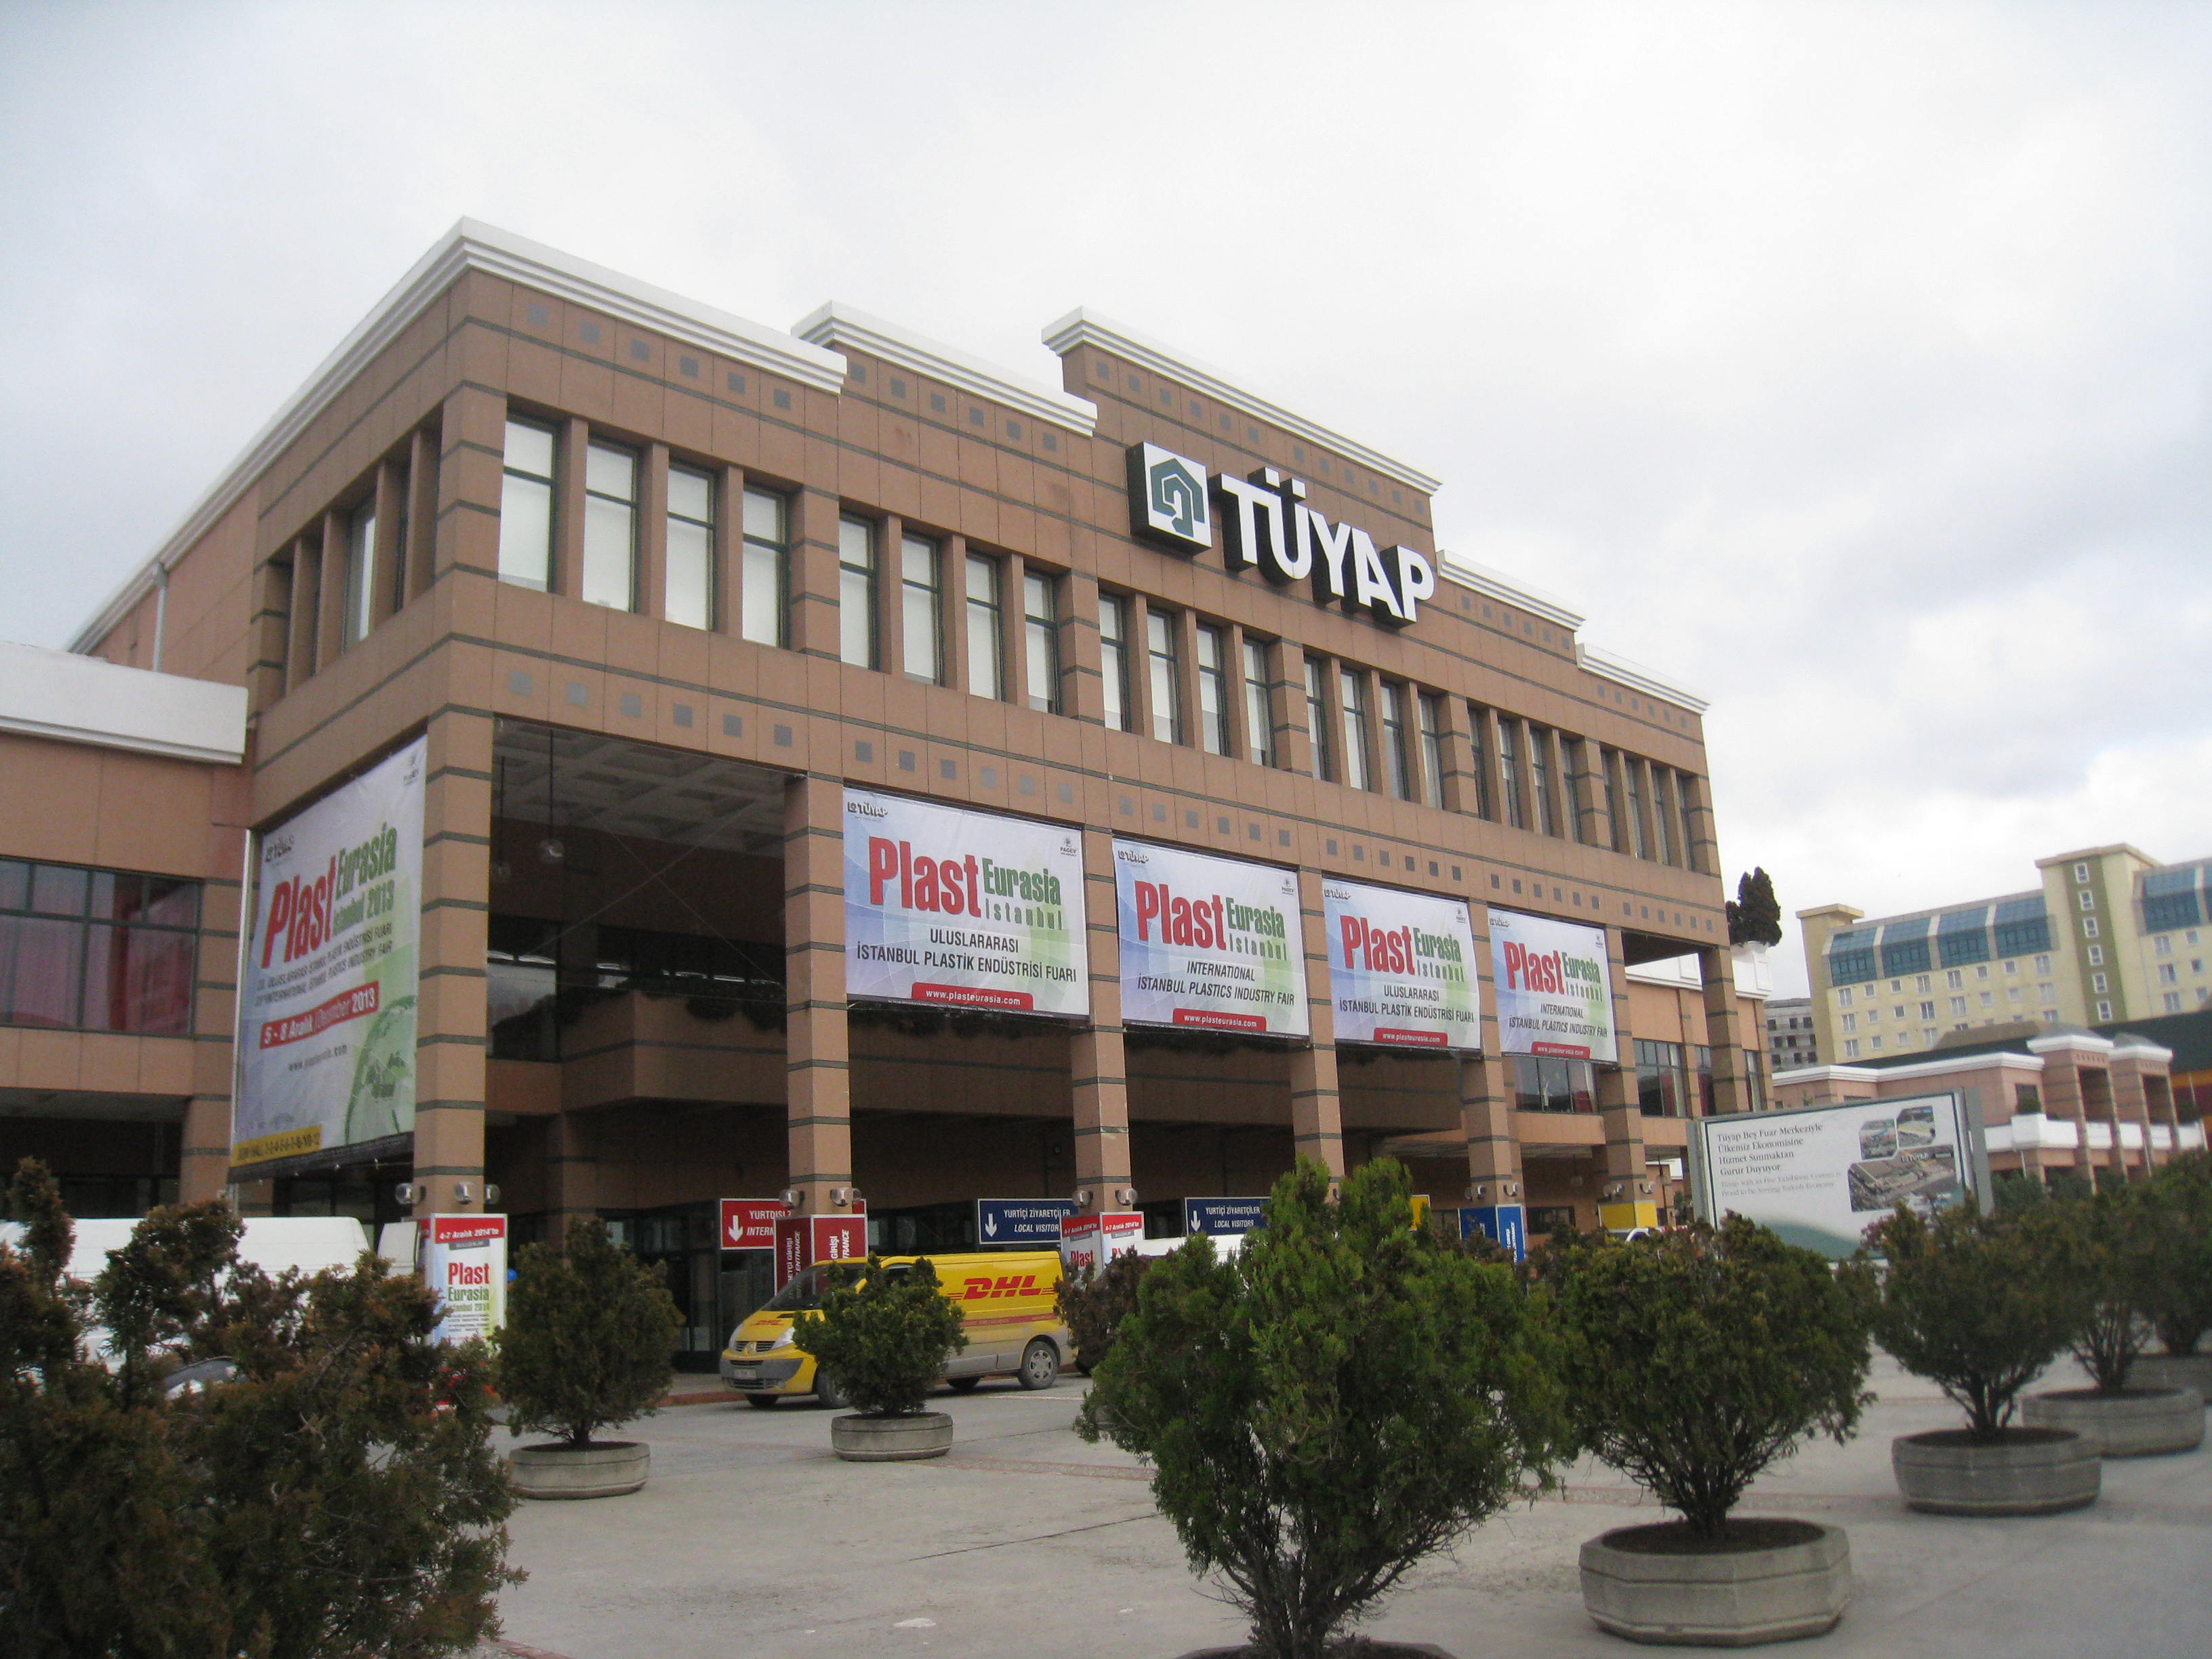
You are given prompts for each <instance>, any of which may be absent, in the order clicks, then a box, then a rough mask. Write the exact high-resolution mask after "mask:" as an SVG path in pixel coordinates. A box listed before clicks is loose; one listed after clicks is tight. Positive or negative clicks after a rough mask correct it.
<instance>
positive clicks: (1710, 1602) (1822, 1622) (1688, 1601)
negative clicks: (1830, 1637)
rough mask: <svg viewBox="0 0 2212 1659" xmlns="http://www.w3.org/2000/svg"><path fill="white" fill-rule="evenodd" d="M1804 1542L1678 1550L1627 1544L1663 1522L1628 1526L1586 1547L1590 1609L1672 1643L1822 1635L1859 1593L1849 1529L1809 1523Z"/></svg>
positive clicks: (1616, 1629)
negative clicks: (1720, 1550)
mask: <svg viewBox="0 0 2212 1659" xmlns="http://www.w3.org/2000/svg"><path fill="white" fill-rule="evenodd" d="M1803 1524H1804V1525H1806V1526H1808V1527H1810V1528H1813V1530H1814V1536H1813V1537H1812V1538H1810V1539H1808V1540H1807V1541H1804V1542H1802V1543H1796V1544H1780V1545H1771V1546H1768V1547H1765V1548H1760V1549H1747V1550H1735V1551H1730V1552H1729V1553H1725V1554H1714V1555H1674V1554H1657V1553H1647V1552H1644V1551H1642V1550H1636V1549H1624V1548H1622V1547H1621V1544H1622V1542H1623V1541H1628V1540H1632V1538H1633V1537H1634V1535H1635V1534H1638V1533H1644V1532H1648V1531H1651V1530H1655V1529H1654V1528H1644V1527H1622V1528H1617V1529H1616V1530H1614V1531H1612V1532H1609V1533H1607V1534H1605V1535H1604V1536H1603V1537H1601V1538H1593V1539H1591V1540H1590V1541H1589V1542H1588V1543H1586V1544H1584V1545H1583V1553H1582V1577H1583V1608H1584V1609H1585V1610H1586V1611H1587V1612H1588V1613H1589V1616H1590V1617H1591V1618H1592V1619H1593V1620H1595V1621H1596V1623H1597V1625H1598V1627H1599V1628H1600V1629H1601V1630H1607V1631H1610V1632H1613V1635H1615V1636H1625V1637H1626V1638H1628V1639H1629V1640H1630V1641H1632V1642H1648V1643H1652V1644H1656V1645H1660V1646H1664V1647H1699V1648H1743V1647H1750V1646H1752V1645H1753V1644H1756V1643H1760V1642H1787V1641H1791V1640H1794V1639H1795V1638H1798V1637H1803V1636H1819V1635H1820V1634H1822V1633H1823V1632H1826V1631H1829V1630H1832V1629H1833V1628H1834V1627H1835V1623H1836V1620H1838V1619H1840V1618H1842V1617H1843V1616H1844V1604H1845V1603H1847V1602H1848V1601H1850V1599H1851V1547H1850V1540H1848V1539H1847V1538H1845V1537H1844V1529H1843V1528H1841V1527H1827V1526H1821V1525H1820V1524H1819V1523H1818V1522H1804V1523H1803Z"/></svg>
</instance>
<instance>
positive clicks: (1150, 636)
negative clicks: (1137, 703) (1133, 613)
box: [1145, 611, 1182, 743]
mask: <svg viewBox="0 0 2212 1659" xmlns="http://www.w3.org/2000/svg"><path fill="white" fill-rule="evenodd" d="M1145 652H1146V658H1147V659H1148V660H1149V662H1150V664H1151V667H1152V679H1151V690H1152V735H1153V736H1154V737H1156V738H1158V739H1159V740H1160V741H1161V742H1162V743H1181V742H1182V664H1180V663H1179V662H1177V661H1176V619H1175V617H1174V616H1173V615H1171V614H1170V612H1168V611H1146V613H1145Z"/></svg>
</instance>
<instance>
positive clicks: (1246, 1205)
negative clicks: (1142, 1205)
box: [1182, 1198, 1267, 1238]
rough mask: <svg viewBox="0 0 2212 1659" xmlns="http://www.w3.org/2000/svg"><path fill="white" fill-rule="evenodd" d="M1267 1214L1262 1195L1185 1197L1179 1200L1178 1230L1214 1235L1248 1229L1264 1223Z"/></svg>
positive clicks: (1184, 1233) (1184, 1232) (1247, 1231)
mask: <svg viewBox="0 0 2212 1659" xmlns="http://www.w3.org/2000/svg"><path fill="white" fill-rule="evenodd" d="M1266 1221H1267V1200H1266V1199H1264V1198H1186V1199H1185V1200H1183V1201H1182V1231H1183V1236H1184V1237H1186V1238H1187V1237H1189V1236H1190V1235H1191V1234H1193V1233H1212V1234H1213V1235H1215V1236H1217V1237H1218V1236H1221V1235H1224V1234H1228V1233H1249V1232H1250V1231H1252V1229H1253V1228H1255V1227H1257V1226H1261V1225H1264V1224H1265V1223H1266Z"/></svg>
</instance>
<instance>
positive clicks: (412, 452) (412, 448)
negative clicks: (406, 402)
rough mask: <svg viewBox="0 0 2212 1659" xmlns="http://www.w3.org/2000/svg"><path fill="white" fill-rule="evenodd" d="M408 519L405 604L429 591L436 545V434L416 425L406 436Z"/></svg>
mask: <svg viewBox="0 0 2212 1659" xmlns="http://www.w3.org/2000/svg"><path fill="white" fill-rule="evenodd" d="M406 500H407V523H406V526H405V528H406V532H407V533H406V536H405V538H404V540H403V542H402V544H401V545H400V549H399V553H400V572H399V591H398V594H397V595H395V597H394V600H393V602H394V603H395V604H396V605H406V604H408V603H409V602H410V601H411V600H413V599H415V598H416V595H418V594H422V593H427V592H429V591H430V579H431V576H432V574H433V573H434V571H435V568H436V562H437V548H438V435H437V432H436V431H435V428H430V427H425V426H418V427H416V428H415V430H414V432H413V433H412V434H411V435H410V436H409V438H408V440H407V490H406Z"/></svg>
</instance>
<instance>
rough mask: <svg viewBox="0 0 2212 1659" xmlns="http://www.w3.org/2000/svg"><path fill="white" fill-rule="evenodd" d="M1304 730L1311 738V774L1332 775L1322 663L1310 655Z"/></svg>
mask: <svg viewBox="0 0 2212 1659" xmlns="http://www.w3.org/2000/svg"><path fill="white" fill-rule="evenodd" d="M1306 731H1307V732H1308V733H1309V734H1310V736H1311V738H1312V739H1313V775H1315V776H1316V777H1317V778H1324V779H1326V778H1333V777H1334V776H1335V775H1336V769H1335V768H1334V766H1332V765H1331V764H1330V763H1329V752H1328V698H1327V696H1324V695H1323V693H1322V665H1321V664H1320V662H1319V661H1317V660H1316V659H1314V658H1312V657H1308V658H1307V659H1306Z"/></svg>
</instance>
